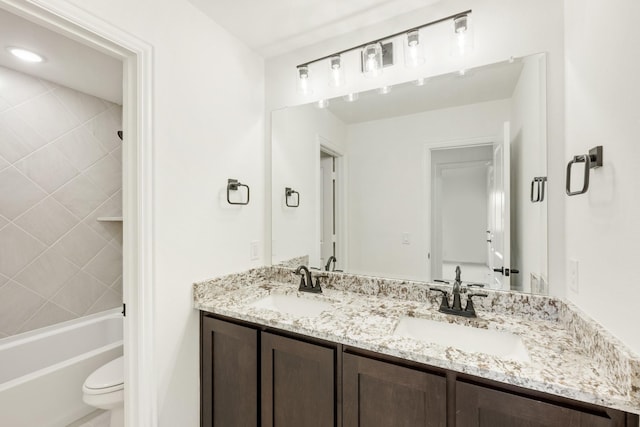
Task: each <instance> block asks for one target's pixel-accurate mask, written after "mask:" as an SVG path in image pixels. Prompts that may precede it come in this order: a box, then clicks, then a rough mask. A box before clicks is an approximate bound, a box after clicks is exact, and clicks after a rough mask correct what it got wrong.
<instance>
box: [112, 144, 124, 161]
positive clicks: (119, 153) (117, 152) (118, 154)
mask: <svg viewBox="0 0 640 427" xmlns="http://www.w3.org/2000/svg"><path fill="white" fill-rule="evenodd" d="M111 155H112V156H113V158H114V159H116V160H117V161H118V163H120V164H122V145H121V146H120V147H118V148H116V149H115V150H113V151H112V152H111Z"/></svg>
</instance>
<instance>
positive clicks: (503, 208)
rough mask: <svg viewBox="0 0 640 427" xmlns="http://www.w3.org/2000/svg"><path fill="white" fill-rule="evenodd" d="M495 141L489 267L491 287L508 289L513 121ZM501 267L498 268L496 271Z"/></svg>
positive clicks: (509, 284) (505, 124) (505, 125)
mask: <svg viewBox="0 0 640 427" xmlns="http://www.w3.org/2000/svg"><path fill="white" fill-rule="evenodd" d="M498 141H499V142H496V143H495V144H494V145H493V174H492V177H491V181H492V184H493V189H492V192H491V205H490V206H491V208H490V209H491V212H490V221H489V232H488V233H487V234H488V235H489V239H488V240H489V251H490V257H489V268H490V271H491V273H492V276H493V277H492V280H491V287H492V288H494V289H504V290H508V289H510V287H511V283H510V273H509V272H508V270H510V269H511V257H510V254H511V206H510V203H509V195H510V191H511V187H510V184H511V182H510V181H511V179H510V178H511V171H510V167H509V160H510V157H511V153H510V149H509V144H510V142H511V135H510V124H509V122H505V123H504V129H503V132H502V135H500V136H499V137H498ZM496 270H497V271H496Z"/></svg>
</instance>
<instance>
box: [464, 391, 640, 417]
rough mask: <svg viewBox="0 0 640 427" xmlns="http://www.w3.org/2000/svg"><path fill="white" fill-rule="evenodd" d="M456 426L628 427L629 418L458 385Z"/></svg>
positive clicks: (601, 411) (623, 414)
mask: <svg viewBox="0 0 640 427" xmlns="http://www.w3.org/2000/svg"><path fill="white" fill-rule="evenodd" d="M455 396H456V415H455V418H456V426H460V427H463V426H464V427H626V426H629V427H631V426H632V425H633V426H637V425H638V424H637V419H636V424H635V425H634V424H631V418H629V421H630V423H629V424H627V414H625V413H623V412H619V411H609V410H604V409H596V408H593V407H591V408H588V409H587V408H586V407H577V406H574V405H563V404H560V403H556V402H553V403H552V402H549V401H546V400H544V399H536V398H534V397H530V396H522V395H518V394H514V393H509V392H505V391H501V390H499V389H493V388H489V387H486V386H484V385H476V384H470V383H467V382H462V381H457V383H456V392H455Z"/></svg>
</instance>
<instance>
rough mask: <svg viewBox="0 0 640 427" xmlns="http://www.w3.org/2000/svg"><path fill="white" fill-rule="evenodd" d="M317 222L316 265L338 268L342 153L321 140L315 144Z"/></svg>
mask: <svg viewBox="0 0 640 427" xmlns="http://www.w3.org/2000/svg"><path fill="white" fill-rule="evenodd" d="M319 155H320V158H319V175H318V183H319V192H318V194H319V197H318V222H319V233H318V235H319V243H320V265H319V267H320V269H322V270H327V271H342V270H344V266H345V259H344V257H343V254H344V249H343V244H344V243H343V239H342V233H341V228H342V218H343V216H342V212H343V211H344V205H343V202H342V192H341V188H342V187H341V186H342V184H343V183H342V176H343V175H342V161H343V159H342V156H341V155H340V154H339V153H338V152H337V151H335V150H333V149H331V148H329V147H327V145H326V144H324V143H321V144H320V147H319Z"/></svg>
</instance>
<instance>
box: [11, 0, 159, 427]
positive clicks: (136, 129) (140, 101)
mask: <svg viewBox="0 0 640 427" xmlns="http://www.w3.org/2000/svg"><path fill="white" fill-rule="evenodd" d="M42 3H45V2H41V4H39V5H36V4H34V3H33V2H31V1H29V0H0V8H2V9H4V10H6V11H7V12H9V13H12V14H15V15H17V16H20V17H23V18H26V19H27V20H29V21H31V22H33V23H35V24H37V25H39V26H42V27H45V28H48V29H50V30H52V31H54V32H56V33H58V34H61V35H63V36H66V37H69V38H71V39H74V40H78V41H80V42H81V43H83V44H84V45H86V46H89V47H91V48H93V49H96V50H98V51H100V52H103V53H106V54H107V55H110V56H112V57H113V58H117V59H118V60H120V61H122V64H123V67H122V69H123V86H124V90H123V102H122V104H123V123H122V130H123V132H124V136H125V143H124V146H123V165H122V171H123V183H122V186H123V200H122V202H123V217H124V218H126V219H127V220H126V221H125V222H124V225H123V244H124V247H123V299H124V301H125V302H126V304H127V316H126V317H125V321H124V345H125V346H126V349H127V351H126V354H125V369H124V380H125V383H126V384H127V392H126V393H125V417H126V425H129V426H139V427H152V426H154V425H156V419H157V412H156V407H155V405H156V404H155V402H156V390H155V386H154V380H153V378H154V348H153V336H154V330H153V329H154V328H153V325H154V315H153V300H154V298H153V287H152V283H153V251H152V248H153V242H154V238H153V227H154V225H153V215H152V208H153V206H152V194H153V185H152V177H153V171H152V166H153V163H152V160H153V157H152V150H151V134H152V110H151V107H152V102H151V94H152V88H153V73H152V63H153V61H152V47H151V46H150V45H148V44H146V43H145V42H143V41H141V40H139V39H137V38H135V37H134V36H132V35H131V34H129V33H127V32H125V31H123V30H120V29H119V28H117V27H115V26H113V25H110V24H108V23H106V22H105V21H104V20H102V19H101V18H99V17H96V16H95V15H93V14H91V13H89V12H87V11H85V10H84V9H82V8H80V7H78V6H75V5H73V4H70V3H67V2H57V1H48V2H46V4H42Z"/></svg>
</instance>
